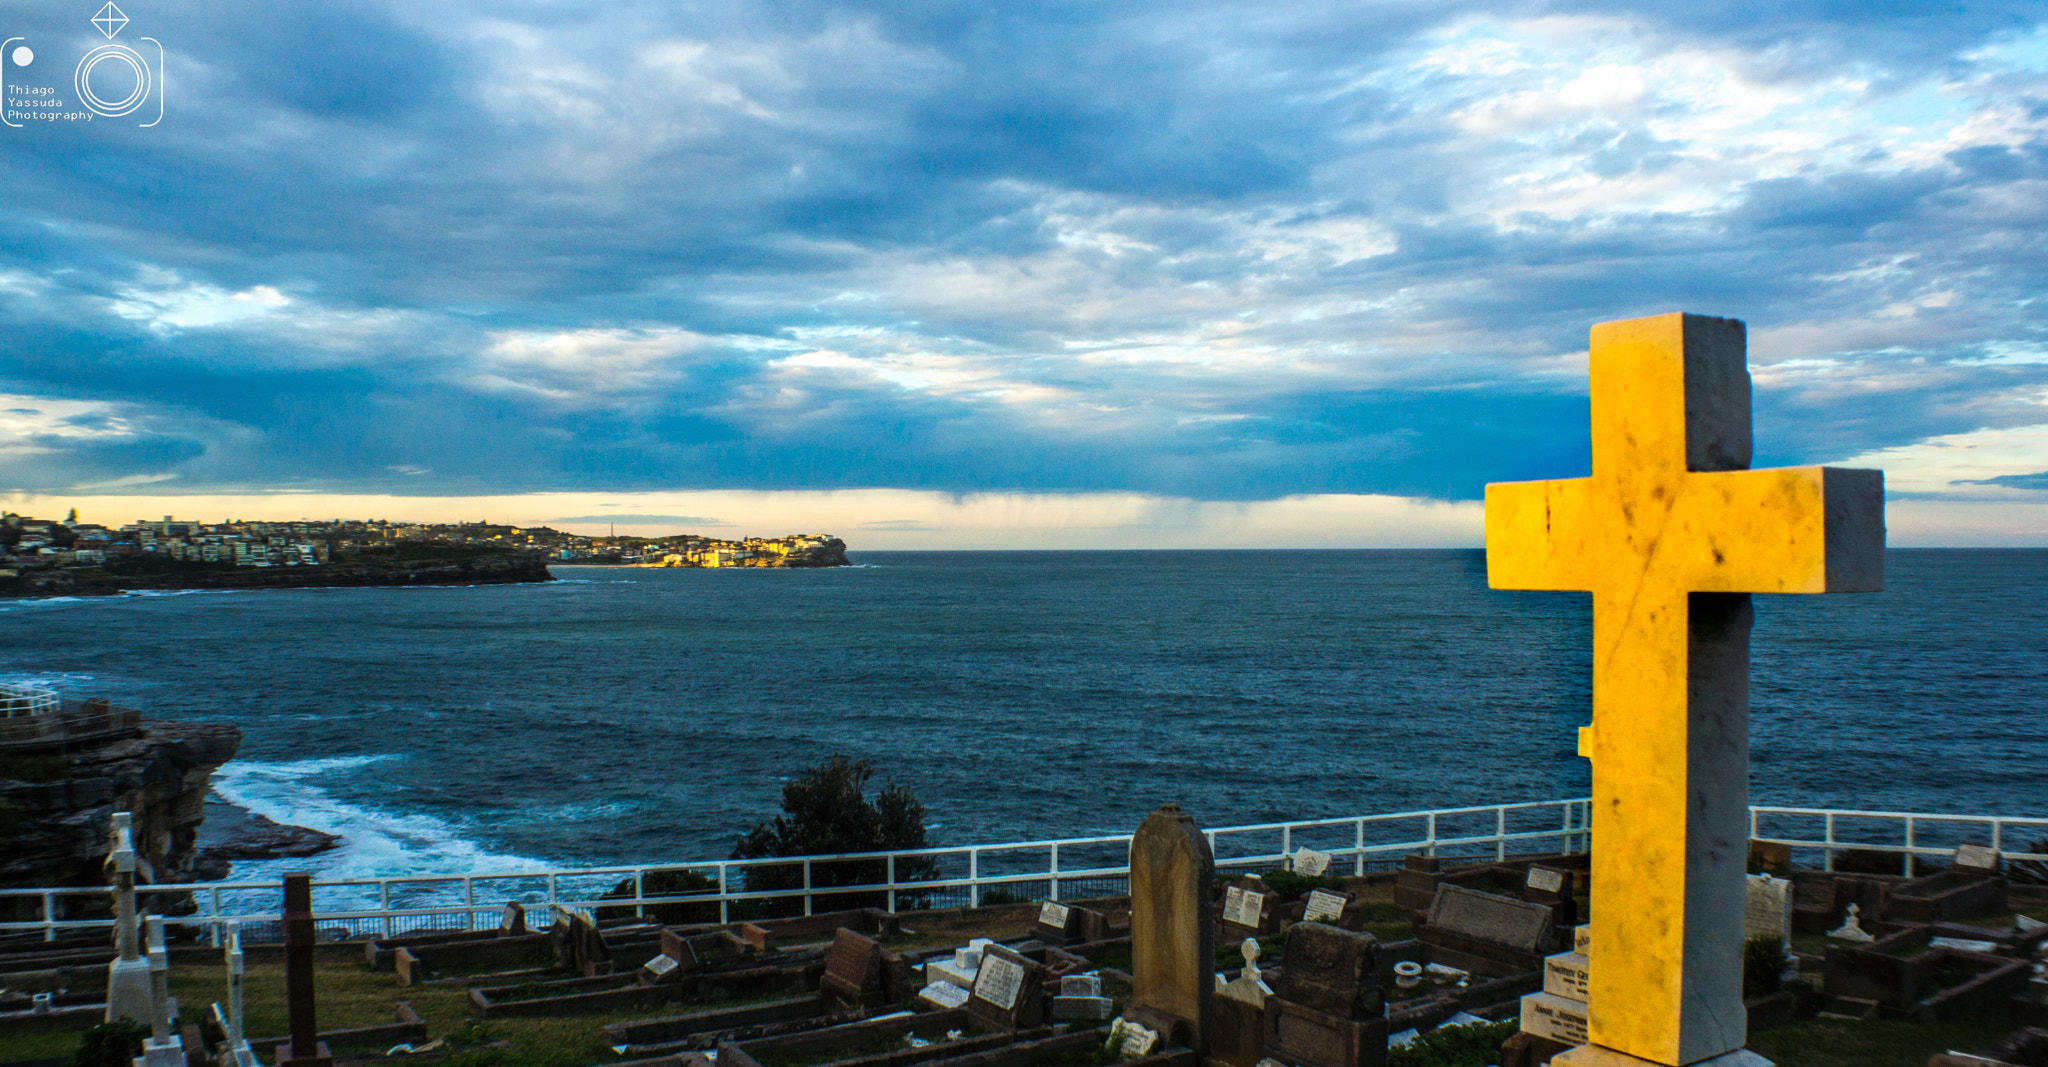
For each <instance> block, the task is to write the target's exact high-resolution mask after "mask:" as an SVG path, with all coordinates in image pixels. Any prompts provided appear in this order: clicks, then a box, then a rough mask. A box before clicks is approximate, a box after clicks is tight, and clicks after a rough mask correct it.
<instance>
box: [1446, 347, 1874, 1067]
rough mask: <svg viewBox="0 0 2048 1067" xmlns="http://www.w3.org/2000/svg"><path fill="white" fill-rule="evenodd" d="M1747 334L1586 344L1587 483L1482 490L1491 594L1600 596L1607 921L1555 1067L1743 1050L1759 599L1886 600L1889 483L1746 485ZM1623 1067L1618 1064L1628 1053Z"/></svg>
mask: <svg viewBox="0 0 2048 1067" xmlns="http://www.w3.org/2000/svg"><path fill="white" fill-rule="evenodd" d="M1745 347H1746V341H1745V336H1744V327H1743V325H1742V323H1740V322H1737V321H1735V320H1732V319H1713V318H1705V317H1701V316H1694V315H1662V316H1657V317H1654V318H1644V319H1636V320H1632V321H1627V322H1608V323H1602V324H1600V325H1597V326H1595V327H1594V328H1593V334H1592V343H1591V345H1590V347H1589V357H1588V362H1589V366H1590V372H1591V380H1592V385H1591V401H1590V410H1591V415H1592V468H1593V469H1592V474H1591V476H1590V477H1587V478H1578V479H1571V480H1560V481H1549V482H1522V483H1503V484H1496V485H1490V486H1488V487H1487V489H1486V546H1487V579H1488V583H1489V584H1490V585H1491V586H1492V587H1494V588H1496V589H1547V590H1574V591H1581V592H1590V593H1591V594H1592V602H1593V627H1592V630H1593V646H1594V648H1593V656H1592V662H1593V664H1594V671H1593V724H1592V725H1591V726H1590V727H1587V728H1585V729H1584V730H1582V731H1581V734H1580V742H1579V751H1580V753H1581V754H1582V755H1585V756H1588V757H1589V758H1591V760H1592V761H1593V802H1592V810H1594V811H1596V812H1599V813H1601V814H1600V847H1599V848H1597V849H1595V850H1594V852H1593V860H1592V862H1593V868H1592V874H1593V894H1594V900H1593V917H1594V922H1595V923H1596V924H1598V925H1599V927H1600V942H1601V944H1602V945H1604V946H1606V947H1605V948H1603V949H1602V953H1601V965H1600V967H1598V968H1597V969H1596V970H1595V972H1594V975H1593V992H1594V996H1593V999H1592V1004H1593V1015H1592V1017H1591V1019H1590V1028H1589V1033H1588V1037H1587V1040H1588V1041H1590V1042H1591V1043H1592V1044H1594V1045H1597V1046H1599V1047H1598V1048H1596V1049H1574V1050H1572V1051H1570V1052H1566V1053H1563V1054H1561V1055H1559V1056H1558V1057H1557V1058H1556V1060H1555V1061H1554V1063H1555V1064H1556V1067H1586V1065H1592V1064H1596V1063H1597V1064H1615V1063H1627V1062H1648V1063H1655V1064H1694V1063H1700V1062H1712V1063H1714V1064H1715V1067H1721V1062H1720V1061H1717V1060H1716V1057H1727V1060H1726V1062H1727V1063H1728V1064H1731V1065H1732V1064H1735V1063H1737V1062H1741V1063H1752V1064H1753V1063H1756V1062H1759V1058H1758V1057H1755V1056H1754V1055H1752V1054H1743V1055H1732V1054H1734V1053H1737V1052H1740V1050H1741V1049H1742V1044H1743V1041H1744V1038H1745V1036H1746V1029H1747V1027H1746V1017H1745V1014H1744V1012H1743V1007H1742V970H1743V968H1742V963H1743V945H1742V936H1741V931H1742V912H1743V896H1742V894H1741V891H1740V886H1741V877H1742V875H1743V874H1744V873H1745V863H1744V861H1745V859H1746V856H1745V853H1744V851H1743V850H1742V849H1741V848H1739V847H1737V846H1736V843H1737V842H1743V841H1746V840H1747V839H1748V836H1749V834H1748V821H1749V820H1748V814H1749V813H1748V788H1749V744H1748V732H1749V726H1748V716H1749V694H1748V676H1749V631H1750V625H1751V621H1752V618H1753V615H1752V612H1751V608H1750V603H1749V595H1750V594H1751V593H1753V592H1763V593H1824V592H1856V591H1875V590H1878V589H1881V588H1883V574H1884V570H1883V568H1884V476H1883V474H1882V473H1880V472H1877V471H1849V470H1836V469H1827V468H1818V467H1807V468H1797V469H1781V470H1767V471H1751V470H1748V469H1747V468H1748V466H1749V461H1750V454H1751V435H1750V382H1749V373H1748V369H1747V363H1746V355H1745ZM1617 1056H1620V1057H1626V1058H1623V1059H1617V1058H1616V1057H1617Z"/></svg>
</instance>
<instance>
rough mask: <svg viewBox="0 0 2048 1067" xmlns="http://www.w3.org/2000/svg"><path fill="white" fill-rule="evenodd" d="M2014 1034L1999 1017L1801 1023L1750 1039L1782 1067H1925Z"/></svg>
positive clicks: (1752, 1046)
mask: <svg viewBox="0 0 2048 1067" xmlns="http://www.w3.org/2000/svg"><path fill="white" fill-rule="evenodd" d="M2011 1029H2012V1023H2011V1021H2010V1020H2008V1019H2006V1018H2004V1017H2003V1016H2002V1015H2001V1014H1998V1013H1992V1014H1988V1015H1985V1016H1981V1017H1978V1018H1974V1019H1960V1020H1957V1021H1955V1022H1946V1023H1921V1022H1914V1021H1911V1020H1904V1019H1877V1020H1872V1021H1870V1022H1848V1021H1844V1020H1840V1019H1802V1020H1800V1021H1799V1022H1796V1023H1787V1024H1785V1025H1783V1026H1776V1027H1772V1028H1771V1029H1769V1030H1759V1031H1757V1032H1756V1033H1753V1034H1751V1035H1749V1048H1750V1051H1752V1052H1755V1053H1757V1054H1759V1055H1761V1056H1763V1057H1764V1058H1765V1059H1767V1060H1770V1061H1771V1062H1773V1063H1775V1064H1777V1065H1778V1067H1921V1065H1922V1064H1925V1063H1926V1062H1927V1058H1928V1057H1929V1056H1932V1055H1934V1054H1935V1053H1937V1052H1947V1051H1948V1050H1950V1049H1959V1050H1961V1051H1965V1052H1967V1051H1969V1050H1970V1049H1974V1048H1981V1047H1983V1046H1985V1045H1988V1044H1990V1043H1991V1042H1993V1041H1996V1040H1998V1039H1999V1038H2001V1037H2004V1036H2005V1035H2006V1034H2007V1033H2008V1032H2009V1031H2010V1030H2011Z"/></svg>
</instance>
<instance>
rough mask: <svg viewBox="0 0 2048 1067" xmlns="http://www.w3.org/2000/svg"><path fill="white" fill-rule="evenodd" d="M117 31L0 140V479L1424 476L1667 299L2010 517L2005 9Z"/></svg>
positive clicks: (1366, 490) (605, 487) (505, 489)
mask: <svg viewBox="0 0 2048 1067" xmlns="http://www.w3.org/2000/svg"><path fill="white" fill-rule="evenodd" d="M131 7H133V10H130V11H129V12H128V14H129V16H130V17H131V18H132V19H134V20H135V21H134V22H133V23H132V24H131V26H130V27H129V28H128V29H127V30H126V31H125V32H126V34H128V35H131V36H132V35H136V34H145V33H146V34H149V35H152V36H155V37H158V38H160V39H161V40H162V41H163V42H164V44H165V47H166V49H167V54H168V56H169V58H168V59H167V61H166V66H167V68H168V69H167V70H166V71H165V72H164V84H166V85H168V86H169V90H168V95H166V97H165V108H166V118H165V120H164V122H163V123H162V124H161V125H159V126H156V127H154V128H149V129H138V128H135V127H134V126H133V125H131V124H127V123H124V122H121V121H118V120H99V121H95V122H93V123H91V124H89V125H88V124H64V123H43V124H32V125H31V126H29V127H28V128H24V129H0V137H4V138H5V139H6V140H7V142H8V144H7V151H6V152H4V153H0V175H4V178H5V182H6V188H7V189H8V190H9V195H8V197H7V198H5V200H4V201H0V394H5V395H4V396H0V489H9V490H16V491H21V492H33V493H66V492H69V493H94V492H97V493H117V492H118V493H133V492H136V491H137V487H147V488H148V490H149V491H152V492H162V493H224V492H247V491H254V490H277V489H288V490H293V491H308V492H327V493H350V492H354V493H395V494H403V495H413V496H459V495H460V496H477V495H507V494H519V493H531V492H559V491H566V490H579V491H594V492H632V491H644V490H742V489H745V490H839V489H854V488H894V489H903V490H925V491H933V492H939V493H949V494H980V493H1024V494H1048V493H1050V494H1062V493H1069V494H1070V493H1084V494H1085V493H1108V494H1129V493H1136V494H1153V495H1163V496H1172V497H1181V498H1188V499H1192V500H1206V501H1253V500H1279V499H1282V498H1288V497H1314V496H1318V495H1326V494H1393V495H1401V496H1410V497H1422V498H1431V499H1439V500H1452V501H1458V500H1472V499H1475V498H1476V497H1477V496H1478V494H1479V492H1480V488H1481V486H1482V485H1483V483H1484V482H1486V481H1492V480H1503V479H1514V478H1533V477H1555V476H1568V475H1573V474H1578V473H1582V472H1583V471H1584V469H1585V467H1586V462H1587V459H1586V444H1585V381H1584V373H1585V357H1584V346H1585V335H1586V333H1585V332H1586V328H1587V326H1588V325H1589V324H1590V323H1592V322H1594V321H1598V320H1603V319H1612V318H1621V317H1627V316H1632V315H1637V314H1645V313H1654V312H1659V311H1665V310H1671V309H1677V308H1683V309H1687V310H1694V311H1700V312H1704V313H1712V314H1722V315H1732V316H1736V317H1740V318H1743V319H1746V320H1748V322H1749V323H1750V328H1751V335H1750V336H1751V360H1752V363H1753V365H1754V373H1755V377H1756V382H1757V423H1758V426H1757V430H1758V444H1759V455H1758V460H1759V462H1760V463H1789V462H1830V461H1841V460H1845V459H1848V458H1850V457H1863V458H1864V460H1867V461H1868V460H1872V459H1873V457H1882V458H1883V461H1884V462H1885V463H1886V465H1887V466H1888V467H1891V468H1892V469H1893V470H1894V472H1895V473H1894V486H1895V488H1899V489H1901V490H1902V491H1904V492H1908V493H1911V494H1914V495H1915V496H1916V497H1934V498H1943V499H1956V500H1977V501H1987V502H1995V501H2010V502H2014V503H2035V504H2038V503H2039V502H2041V501H2044V500H2048V430H2044V427H2048V322H2044V318H2043V312H2042V307H2043V305H2042V303H2041V294H2043V293H2048V236H2044V231H2043V229H2042V228H2041V226H2040V225H2039V220H2040V219H2041V218H2043V217H2044V216H2048V29H2044V27H2043V26H2042V25H2041V16H2040V14H2039V8H2038V6H2037V5H2032V4H2018V3H2012V4H1996V3H1994V4H1989V5H1971V6H1970V7H1969V8H1968V9H1967V10H1966V11H1964V12H1960V13H1959V12H1957V11H1956V10H1954V9H1953V8H1952V7H1940V8H1937V7H1934V6H1928V7H1925V8H1918V7H1912V6H1902V5H1888V6H1885V7H1883V8H1880V9H1877V10H1869V9H1864V8H1860V7H1853V6H1852V7H1844V6H1841V5H1833V4H1790V5H1780V6H1779V7H1777V8H1776V9H1775V12H1774V13H1773V14H1771V15H1770V16H1767V17H1763V18H1759V17H1757V16H1756V15H1755V11H1754V8H1752V7H1749V6H1742V7H1737V6H1736V5H1717V4H1712V3H1707V4H1702V3H1688V4H1683V5H1679V4H1672V5H1664V6H1661V7H1650V6H1645V5H1638V4H1629V5H1620V4H1601V3H1581V4H1569V3H1557V4H1547V5H1545V4H1538V5H1514V6H1508V5H1478V4H1457V3H1448V4H1445V3H1437V4H1427V5H1424V4H1399V3H1380V4H1370V5H1327V4H1317V5H1299V6H1297V7H1275V6H1272V5H1252V4H1229V3H1218V4H1187V3H1180V4H1174V5H1164V4H1161V5H1154V6H1147V5H1143V4H1121V5H1113V6H1111V7H1107V8H1103V7H1089V6H1065V5H1042V6H1034V7H1028V8H1014V7H1013V8H1005V9H992V8H990V7H989V6H987V5H980V4H945V3H920V4H914V5H900V6H898V5H889V4H871V5H866V6H862V7H845V6H825V5H816V4H809V3H749V4H746V5H731V4H726V5H702V6H676V5H668V4H653V3H614V4H599V5H590V6H577V7H559V6H552V5H520V4H515V5H504V4H493V5H483V4H466V3H449V4H436V5H431V6H427V7H421V6H419V5H390V6H379V5H374V4H369V5H350V6H347V7H343V6H338V5H325V4H303V5H301V4H294V5H286V6H284V7H281V8H280V7H277V6H275V5H263V6H257V5H251V4H241V3H221V2H209V3H206V4H199V3H161V2H154V0H152V2H150V3H148V4H147V5H146V6H145V5H144V4H143V3H142V2H141V0H138V3H137V4H135V5H131ZM60 9H61V10H60ZM90 14H91V11H90V10H88V9H87V8H85V7H80V8H78V9H77V10H76V11H73V10H70V9H69V8H68V7H67V6H66V5H38V6H37V8H36V10H35V11H33V12H30V13H21V12H16V13H12V14H10V15H9V16H7V17H9V18H15V19H18V20H21V23H20V25H19V26H18V27H16V28H10V29H7V30H6V31H5V35H6V36H13V35H16V34H20V35H23V36H25V37H26V38H27V39H29V40H31V41H32V42H33V43H34V44H35V46H36V54H37V56H38V57H39V58H38V59H37V63H38V64H43V63H45V62H46V61H47V62H50V63H61V62H68V60H66V59H65V58H64V57H66V56H68V55H70V54H71V53H74V52H82V51H83V50H84V49H86V48H89V47H91V46H92V45H93V44H95V43H97V42H98V40H99V38H98V36H97V34H96V33H95V31H94V30H93V29H92V27H91V26H90V25H89V24H88V23H87V19H88V18H89V16H90ZM124 39H125V38H124ZM37 69H38V68H33V67H32V68H28V72H34V71H36V70H37ZM9 70H10V72H11V73H10V78H15V77H25V76H27V73H26V72H24V71H21V70H17V69H15V68H11V67H10V68H9ZM9 84H10V85H11V84H13V82H11V81H10V83H9ZM1963 456H1970V457H1975V458H1973V459H1971V460H1970V461H1968V462H1954V460H1956V458H1957V457H1963ZM578 514H579V515H580V514H581V513H578ZM533 517H534V518H546V517H547V516H545V515H541V514H538V513H536V514H535V515H534V516H533ZM683 517H691V516H683ZM699 517H701V516H699ZM873 521H875V522H877V523H882V524H884V527H886V524H887V523H889V522H892V521H903V522H915V521H918V520H916V519H913V518H907V517H902V516H887V515H878V516H876V517H874V519H873ZM884 527H878V529H881V528H884Z"/></svg>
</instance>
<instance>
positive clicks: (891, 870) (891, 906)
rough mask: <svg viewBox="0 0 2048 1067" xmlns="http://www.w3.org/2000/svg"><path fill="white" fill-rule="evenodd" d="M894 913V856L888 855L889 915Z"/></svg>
mask: <svg viewBox="0 0 2048 1067" xmlns="http://www.w3.org/2000/svg"><path fill="white" fill-rule="evenodd" d="M895 913H896V854H895V853H894V852H891V853H889V914H891V915H894V914H895Z"/></svg>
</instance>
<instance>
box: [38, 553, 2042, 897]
mask: <svg viewBox="0 0 2048 1067" xmlns="http://www.w3.org/2000/svg"><path fill="white" fill-rule="evenodd" d="M853 558H854V559H855V561H856V562H857V563H859V564H860V566H856V567H850V568H841V569H832V570H645V569H629V568H594V567H560V568H557V569H556V573H557V575H559V576H560V577H561V578H562V579H564V580H562V581H559V582H554V583H549V584H545V585H506V586H482V587H468V588H386V589H312V590H266V591H248V592H226V593H192V594H183V595H178V594H159V595H133V596H124V597H118V598H81V599H71V600H63V601H34V602H23V601H17V602H0V680H8V681H33V682H39V683H42V684H46V685H51V686H54V687H55V688H57V689H59V690H61V691H62V692H63V693H65V694H66V695H67V696H72V697H86V696H106V697H108V698H110V699H112V700H113V701H114V702H116V703H119V704H126V705H130V706H134V707H137V708H141V709H143V710H144V711H145V712H146V713H147V714H149V715H151V716H155V717H161V718H166V719H179V720H211V721H221V722H230V723H234V724H235V725H237V726H239V727H241V728H242V730H243V732H244V740H243V743H242V749H241V754H240V755H239V756H238V757H237V758H236V759H235V760H234V761H233V762H231V763H229V764H228V765H227V766H225V767H223V768H222V769H221V771H220V772H219V773H218V774H217V775H216V777H215V782H216V785H217V788H218V790H219V792H220V793H222V794H223V795H224V796H225V797H227V798H228V799H230V800H232V801H235V802H237V803H241V804H243V805H245V806H247V807H249V808H251V809H253V810H255V811H257V812H260V813H262V814H265V815H268V816H270V817H271V818H274V819H277V820H278V821H281V822H287V823H298V824H302V825H307V826H313V827H317V828H320V829H325V830H330V831H334V832H338V833H341V834H343V835H345V836H346V837H347V839H348V842H349V843H348V845H347V847H345V848H344V849H342V850H339V851H338V852H335V853H330V854H328V855H326V856H323V857H320V858H318V859H317V860H315V861H314V862H313V863H312V864H311V866H312V867H313V868H314V869H316V870H320V871H322V872H325V873H327V874H330V875H336V876H340V875H376V874H394V873H399V872H401V871H454V872H477V873H487V872H490V871H494V870H497V871H502V870H514V869H531V868H532V867H534V866H536V865H544V864H545V865H594V864H603V863H644V862H660V861H671V860H703V859H719V858H723V857H725V856H726V855H727V854H728V853H729V852H730V850H731V847H732V844H733V842H734V840H735V839H736V838H737V837H738V836H739V835H740V834H741V833H742V832H744V831H745V830H746V829H747V828H748V827H750V826H752V825H754V824H756V823H758V822H760V821H762V820H765V819H768V818H772V817H773V816H774V815H775V814H776V811H777V804H778V801H779V798H780V791H781V787H782V784H783V783H784V782H785V781H787V780H788V779H789V778H790V777H791V776H792V775H795V774H797V773H800V771H801V770H802V769H803V768H804V767H806V766H808V765H811V764H815V763H817V762H818V761H820V760H822V759H824V758H826V757H828V756H830V755H832V754H833V753H835V752H836V753H844V754H846V755H848V756H852V757H856V758H860V759H865V760H868V761H869V762H870V763H872V764H873V766H874V767H875V769H876V771H877V772H878V775H879V776H880V777H881V778H886V779H890V780H894V781H895V782H898V783H900V784H902V785H904V786H907V787H909V788H910V789H911V790H912V791H913V792H915V793H916V794H917V796H918V797H919V798H920V799H921V800H922V801H923V802H924V804H925V805H926V807H927V808H928V809H929V821H928V825H929V826H930V827H931V835H932V838H933V842H934V843H935V844H966V843H974V842H998V841H1016V840H1031V839H1041V838H1048V837H1061V836H1078V835H1091V834H1115V833H1127V832H1129V831H1130V830H1131V829H1132V828H1133V827H1134V826H1136V825H1137V823H1138V821H1139V820H1140V819H1141V818H1142V817H1143V816H1144V814H1145V813H1146V812H1148V811H1149V810H1151V809H1152V808H1154V807H1156V806H1157V805H1158V804H1160V803H1162V802H1166V801H1172V802H1176V803H1179V804H1180V805H1181V806H1182V807H1184V808H1186V809H1188V810H1189V811H1191V812H1193V813H1194V814H1195V816H1196V817H1197V819H1199V820H1200V821H1201V822H1202V823H1203V824H1204V825H1207V826H1224V825H1239V824H1246V823H1257V822H1268V821H1279V820H1291V819H1308V818H1316V817H1325V816H1343V815H1354V814H1363V813H1373V812H1385V811H1399V810H1413V809H1418V808H1428V807H1444V806H1456V805H1472V804H1490V803H1497V802H1502V801H1520V800H1544V799H1555V798H1562V797H1570V796H1579V795H1584V794H1585V793H1586V791H1587V789H1588V770H1587V764H1586V762H1585V761H1584V760H1582V759H1580V758H1578V757H1577V755H1576V754H1575V732H1576V730H1577V729H1578V727H1580V726H1583V725H1585V724H1586V722H1587V721H1588V706H1589V699H1590V698H1589V676H1590V666H1589V664H1590V650H1589V647H1588V641H1589V631H1590V625H1589V612H1590V604H1589V601H1588V599H1587V598H1586V597H1584V596H1582V595H1574V594H1555V593H1545V594H1537V593H1509V592H1496V591H1492V590H1488V589H1487V588H1486V583H1485V563H1484V557H1483V556H1482V554H1481V553H1479V552H1476V551H1443V552H1410V551H1398V552H1395V551H1386V552H1379V551H1290V552H1237V551H1229V552H1224V551H1219V552H1145V551H1133V552H951V553H908V552H902V553H882V552H856V553H854V554H853ZM1887 569H1888V570H1887V589H1886V591H1885V592H1884V593H1881V594H1866V595H1853V596H1826V597H1818V596H1816V597H1790V596H1788V597H1759V598H1758V599H1757V610H1756V617H1757V621H1756V629H1755V634H1754V640H1753V649H1754V651H1753V664H1752V671H1751V676H1752V685H1751V703H1752V717H1751V737H1752V746H1753V747H1752V765H1751V766H1752V780H1753V789H1752V795H1753V799H1754V800H1755V801H1756V802H1758V803H1772V804H1790V805H1809V806H1828V807H1857V808H1868V809H1891V810H1905V811H1935V812H1944V811H1947V812H1988V813H1996V814H2008V815H2032V816H2039V815H2044V814H2048V729H2044V728H2043V725H2042V719H2041V713H2042V710H2043V707H2044V705H2048V551H2029V550H2010V551H1963V550H1957V551H1893V552H1891V553H1889V554H1888V556H1887ZM293 865H294V866H305V865H307V864H305V863H303V862H299V861H294V863H293ZM265 869H267V868H265ZM258 873H262V871H261V870H259V869H257V867H255V866H251V865H243V866H242V867H240V868H238V870H237V875H238V876H245V875H252V874H258Z"/></svg>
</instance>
